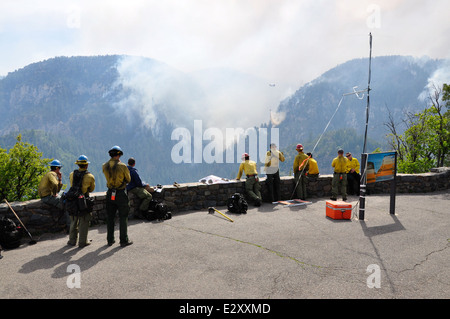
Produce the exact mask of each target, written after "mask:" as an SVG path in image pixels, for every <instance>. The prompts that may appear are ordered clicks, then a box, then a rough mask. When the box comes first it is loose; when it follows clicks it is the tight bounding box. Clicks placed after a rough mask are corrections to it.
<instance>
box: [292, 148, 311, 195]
mask: <svg viewBox="0 0 450 319" xmlns="http://www.w3.org/2000/svg"><path fill="white" fill-rule="evenodd" d="M296 150H297V152H298V154H297V156H295V159H294V180H295V185H296V189H295V190H296V192H297V197H298V199H302V200H305V199H306V195H307V194H306V172H307V171H308V169H309V158H308V155H306V154H305V153H303V145H302V144H297V147H296Z"/></svg>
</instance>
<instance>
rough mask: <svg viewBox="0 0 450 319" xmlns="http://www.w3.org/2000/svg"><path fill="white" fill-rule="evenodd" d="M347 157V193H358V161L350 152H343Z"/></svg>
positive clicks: (359, 177)
mask: <svg viewBox="0 0 450 319" xmlns="http://www.w3.org/2000/svg"><path fill="white" fill-rule="evenodd" d="M345 157H347V159H348V162H347V184H348V186H347V187H348V194H349V195H359V187H360V179H361V176H360V175H359V161H358V160H357V159H356V158H353V157H352V153H350V152H348V153H347V154H345Z"/></svg>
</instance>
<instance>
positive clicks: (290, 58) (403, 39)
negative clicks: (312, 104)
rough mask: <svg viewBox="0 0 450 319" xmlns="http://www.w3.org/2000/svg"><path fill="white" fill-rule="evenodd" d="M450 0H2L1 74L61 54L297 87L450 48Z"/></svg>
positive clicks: (442, 53)
mask: <svg viewBox="0 0 450 319" xmlns="http://www.w3.org/2000/svg"><path fill="white" fill-rule="evenodd" d="M449 12H450V1H449V0H433V1H424V0H370V1H364V0H340V1H334V0H155V1H154V0H127V1H124V0H121V1H114V0H105V1H103V0H102V1H97V0H89V1H84V0H81V1H74V0H72V1H65V0H39V1H35V0H29V1H28V0H2V1H1V2H0V47H1V51H0V75H6V74H7V73H8V72H11V71H14V70H16V69H19V68H22V67H24V66H26V65H27V64H29V63H32V62H38V61H42V60H45V59H48V58H52V57H55V56H75V55H104V54H129V55H137V56H144V57H150V58H154V59H157V60H160V61H163V62H165V63H167V64H169V65H170V66H172V67H174V68H177V69H179V70H181V71H186V72H189V71H194V70H198V69H203V68H209V67H228V68H232V69H236V70H239V71H243V72H246V73H250V74H253V75H256V76H259V77H262V78H264V79H267V81H268V82H270V83H281V82H286V83H288V84H290V85H292V86H293V88H294V89H297V88H298V87H299V86H300V85H301V84H304V83H306V82H309V81H311V80H313V79H314V78H315V77H317V76H319V75H320V74H322V73H323V72H325V71H327V70H328V69H330V68H332V67H334V66H336V65H337V64H340V63H343V62H345V61H347V60H350V59H353V58H360V57H367V56H368V53H369V48H368V34H369V32H372V34H373V36H374V52H373V54H374V56H380V55H396V54H402V55H412V56H416V57H420V56H423V55H427V56H429V57H431V58H443V57H449V54H450V50H449V49H450V41H449V34H450V19H449V18H448V14H449Z"/></svg>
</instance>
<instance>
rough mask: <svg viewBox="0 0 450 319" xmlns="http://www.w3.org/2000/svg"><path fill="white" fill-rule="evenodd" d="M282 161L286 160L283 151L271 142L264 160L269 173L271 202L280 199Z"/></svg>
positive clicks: (265, 169) (268, 186)
mask: <svg viewBox="0 0 450 319" xmlns="http://www.w3.org/2000/svg"><path fill="white" fill-rule="evenodd" d="M280 161H281V162H284V161H285V157H284V154H283V152H281V151H279V150H277V145H276V144H275V143H272V144H270V150H269V151H268V152H267V153H266V159H265V161H264V163H265V166H264V171H265V172H266V175H267V179H266V185H267V190H268V193H269V201H270V202H277V201H279V200H280V195H281V191H280V167H279V163H280Z"/></svg>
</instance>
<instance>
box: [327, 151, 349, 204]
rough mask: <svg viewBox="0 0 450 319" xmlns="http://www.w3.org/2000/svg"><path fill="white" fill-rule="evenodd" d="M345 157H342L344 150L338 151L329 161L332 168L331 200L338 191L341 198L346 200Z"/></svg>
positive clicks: (334, 198) (335, 197)
mask: <svg viewBox="0 0 450 319" xmlns="http://www.w3.org/2000/svg"><path fill="white" fill-rule="evenodd" d="M347 162H348V160H347V158H345V157H344V150H342V149H340V150H339V151H338V156H337V157H336V158H335V159H333V162H331V167H333V168H334V173H333V180H332V182H331V200H336V199H337V196H338V193H339V191H340V193H341V195H342V200H344V201H346V200H347Z"/></svg>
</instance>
